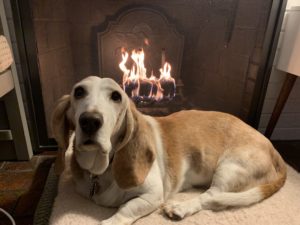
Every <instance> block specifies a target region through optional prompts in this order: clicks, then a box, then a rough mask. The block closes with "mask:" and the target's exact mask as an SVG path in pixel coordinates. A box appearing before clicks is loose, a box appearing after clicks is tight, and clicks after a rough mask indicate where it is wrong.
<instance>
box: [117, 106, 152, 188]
mask: <svg viewBox="0 0 300 225" xmlns="http://www.w3.org/2000/svg"><path fill="white" fill-rule="evenodd" d="M127 113H131V115H132V117H131V119H130V117H127V120H131V121H127V127H126V129H127V130H126V132H127V133H128V132H132V134H131V135H128V134H126V135H125V137H126V136H127V137H129V136H130V139H129V140H128V143H126V144H125V146H123V147H122V148H121V149H119V150H118V151H117V152H116V153H115V156H114V160H113V163H112V168H113V175H114V177H115V179H116V181H117V184H118V186H119V187H120V188H123V189H128V188H132V187H135V186H138V185H141V184H143V183H144V181H145V178H146V176H147V174H148V173H149V170H150V168H151V166H152V163H153V162H154V160H155V145H154V141H153V140H154V136H153V133H152V132H151V131H152V130H151V127H150V124H148V122H147V121H146V120H145V119H144V118H143V116H142V114H141V113H140V112H138V111H137V109H136V108H135V106H134V105H133V104H132V103H131V105H130V109H128V112H127ZM129 124H130V125H129ZM130 126H133V129H130Z"/></svg>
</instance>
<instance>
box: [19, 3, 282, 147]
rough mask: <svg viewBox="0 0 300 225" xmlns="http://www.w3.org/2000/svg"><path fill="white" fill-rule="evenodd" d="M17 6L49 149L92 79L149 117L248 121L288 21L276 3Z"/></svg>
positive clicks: (38, 118)
mask: <svg viewBox="0 0 300 225" xmlns="http://www.w3.org/2000/svg"><path fill="white" fill-rule="evenodd" d="M13 2H15V3H13V5H14V8H15V10H16V11H18V12H19V14H20V18H21V20H22V23H21V28H22V29H23V30H26V32H24V34H23V38H24V39H23V40H21V41H23V42H24V43H25V48H26V51H24V57H25V58H26V60H25V61H27V64H26V66H27V67H29V70H30V73H27V74H28V80H29V84H28V85H30V87H31V88H32V90H31V91H32V92H33V91H35V93H37V92H39V93H40V95H37V96H34V97H33V98H32V102H33V105H34V107H33V112H34V115H35V120H36V121H37V123H38V127H39V130H45V134H43V135H44V139H43V138H40V140H42V139H43V140H44V143H46V144H45V145H48V144H47V143H52V142H49V141H48V140H49V138H51V136H52V135H51V131H50V127H49V121H50V117H51V112H52V109H53V106H54V103H55V101H56V100H57V99H58V98H59V97H60V96H62V95H63V94H67V93H69V92H70V90H71V87H72V86H73V85H74V83H76V82H77V81H79V80H81V79H82V78H84V77H86V76H88V75H99V76H101V77H110V78H112V79H114V80H115V81H116V82H118V83H119V84H120V86H121V87H123V89H124V90H125V91H126V93H127V94H128V95H129V97H131V98H132V100H133V101H134V102H135V103H136V105H137V107H138V108H139V110H140V111H142V112H144V113H146V114H150V115H158V116H161V115H167V114H170V113H172V112H175V111H179V110H182V109H203V110H219V111H224V112H228V113H231V114H234V115H236V116H238V117H240V118H241V119H243V120H245V121H248V122H249V118H254V117H255V115H253V112H254V111H255V110H254V111H253V108H257V107H260V106H259V105H258V104H259V98H260V97H261V96H263V93H264V91H262V95H260V94H259V93H258V92H260V91H261V90H259V87H262V86H263V81H265V80H267V79H266V78H267V75H266V71H267V69H266V68H267V67H268V62H269V61H272V57H273V55H272V52H271V51H270V49H271V46H272V44H274V43H275V42H276V38H275V41H274V39H273V37H272V35H274V34H276V32H275V31H276V27H277V25H278V24H280V23H281V21H280V20H279V19H278V18H280V15H281V14H280V12H281V11H280V6H281V5H280V4H281V3H280V2H281V1H279V0H278V1H272V0H265V1H261V0H229V1H219V0H188V1H182V0H173V1H156V0H154V1H147V0H141V1H138V4H137V3H136V1H134V0H124V1H119V0H89V1H84V0H72V1H71V0H63V1H55V0H48V1H41V0H27V1H24V0H23V1H17V0H16V1H13ZM54 9H55V10H54ZM270 34H271V36H270ZM270 52H271V53H270ZM267 53H268V54H267ZM267 56H268V57H267ZM267 60H269V61H267ZM25 74H26V73H25ZM33 89H34V90H33ZM31 95H32V94H31ZM36 108H38V109H36ZM251 122H252V124H254V123H255V122H256V121H253V120H252V121H251ZM45 128H47V129H45ZM38 135H40V134H38Z"/></svg>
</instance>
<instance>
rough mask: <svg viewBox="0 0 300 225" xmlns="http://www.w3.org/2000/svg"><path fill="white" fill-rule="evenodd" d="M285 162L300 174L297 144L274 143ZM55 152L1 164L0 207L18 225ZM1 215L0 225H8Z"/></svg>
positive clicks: (27, 223) (29, 218) (24, 224)
mask: <svg viewBox="0 0 300 225" xmlns="http://www.w3.org/2000/svg"><path fill="white" fill-rule="evenodd" d="M274 145H275V147H276V148H277V149H278V151H279V152H280V154H281V155H282V156H283V158H284V159H285V161H286V162H287V163H289V164H290V165H291V166H292V167H294V168H295V169H296V170H297V171H299V172H300V154H299V151H298V149H299V148H300V141H292V142H287V141H275V142H274ZM54 154H55V151H53V152H50V153H49V152H47V153H43V154H42V155H36V156H34V157H33V158H32V160H31V161H29V162H0V207H1V208H4V209H5V210H7V211H8V212H9V213H11V214H12V216H13V217H14V218H15V220H16V223H17V225H31V224H32V222H33V215H34V211H35V209H36V206H37V203H38V201H39V198H40V196H41V194H42V191H43V188H44V185H45V182H46V178H47V175H48V172H49V169H50V166H51V164H52V163H53V162H54V159H55V156H54ZM10 224H11V223H10V221H9V220H8V219H7V218H5V217H4V216H3V215H2V214H0V225H10Z"/></svg>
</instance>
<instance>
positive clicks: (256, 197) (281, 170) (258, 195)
mask: <svg viewBox="0 0 300 225" xmlns="http://www.w3.org/2000/svg"><path fill="white" fill-rule="evenodd" d="M272 161H273V166H274V168H275V170H276V172H277V178H276V179H275V180H274V181H272V182H270V183H267V184H261V185H259V186H256V187H254V188H251V189H249V190H247V191H243V192H221V193H218V194H216V195H214V196H213V197H212V199H211V201H210V202H209V208H210V209H216V210H218V209H222V208H226V207H237V206H248V205H252V204H254V203H258V202H260V201H262V200H264V199H266V198H268V197H270V196H271V195H272V194H274V193H275V192H277V191H278V190H279V189H280V188H281V187H282V186H283V185H284V183H285V180H286V176H287V175H286V165H285V163H284V161H283V159H282V158H281V156H280V155H279V153H278V152H277V151H272Z"/></svg>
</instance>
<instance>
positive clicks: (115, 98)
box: [111, 91, 122, 102]
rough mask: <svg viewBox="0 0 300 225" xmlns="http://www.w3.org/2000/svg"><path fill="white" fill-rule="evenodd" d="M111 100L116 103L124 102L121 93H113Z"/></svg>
mask: <svg viewBox="0 0 300 225" xmlns="http://www.w3.org/2000/svg"><path fill="white" fill-rule="evenodd" d="M111 99H112V100H113V101H115V102H120V101H121V100H122V96H121V94H120V93H119V92H117V91H113V92H112V93H111Z"/></svg>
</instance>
